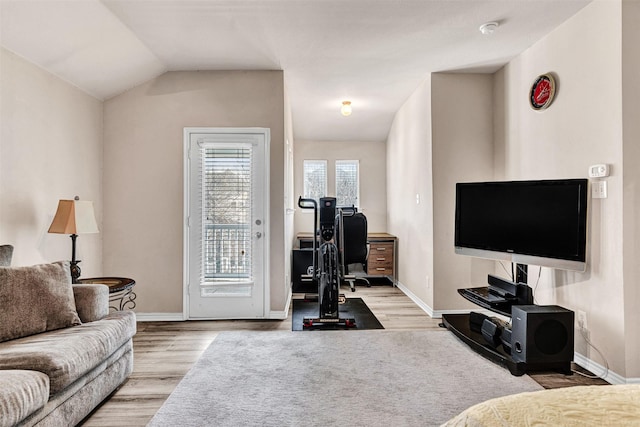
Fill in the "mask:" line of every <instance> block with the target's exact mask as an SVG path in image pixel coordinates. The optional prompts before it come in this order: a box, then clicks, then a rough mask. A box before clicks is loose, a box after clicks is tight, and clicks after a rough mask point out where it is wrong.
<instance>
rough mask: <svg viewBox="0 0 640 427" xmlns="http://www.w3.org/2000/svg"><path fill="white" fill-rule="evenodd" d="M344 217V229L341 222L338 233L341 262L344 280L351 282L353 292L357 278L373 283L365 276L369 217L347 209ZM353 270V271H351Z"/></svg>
mask: <svg viewBox="0 0 640 427" xmlns="http://www.w3.org/2000/svg"><path fill="white" fill-rule="evenodd" d="M344 211H345V213H344V215H343V217H342V225H343V230H340V223H339V222H338V228H337V230H336V235H337V236H338V239H342V242H338V243H339V245H338V247H339V248H342V254H341V257H342V258H341V264H342V265H343V267H344V280H345V281H347V282H348V283H349V287H350V288H351V291H352V292H355V290H356V287H355V282H356V280H362V281H363V282H365V283H366V284H367V287H370V286H371V283H369V281H368V280H367V279H366V278H365V277H364V275H365V270H364V269H365V265H366V262H367V256H368V255H369V247H368V245H367V217H366V216H364V214H362V213H361V212H355V209H354V212H353V214H351V213H350V212H348V210H347V209H345V210H344ZM350 270H351V271H350Z"/></svg>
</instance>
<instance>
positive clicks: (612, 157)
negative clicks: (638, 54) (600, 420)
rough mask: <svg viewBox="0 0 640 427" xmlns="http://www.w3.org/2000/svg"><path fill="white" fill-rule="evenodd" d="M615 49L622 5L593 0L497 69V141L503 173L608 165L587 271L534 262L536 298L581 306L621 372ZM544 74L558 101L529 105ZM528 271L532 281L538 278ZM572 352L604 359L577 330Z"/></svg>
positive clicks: (562, 174) (543, 173)
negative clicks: (549, 75)
mask: <svg viewBox="0 0 640 427" xmlns="http://www.w3.org/2000/svg"><path fill="white" fill-rule="evenodd" d="M596 27H597V28H598V31H593V28H596ZM636 46H637V45H636ZM621 53H622V51H621V7H620V3H619V2H615V1H596V2H593V3H592V4H590V5H589V6H587V7H585V8H584V9H582V10H581V11H580V12H579V13H578V14H577V15H575V16H574V17H573V18H571V19H570V20H568V21H567V22H565V23H564V24H563V25H561V26H560V27H559V28H557V29H556V30H555V31H554V32H553V33H551V34H550V35H549V36H547V37H546V38H545V39H543V40H541V41H540V42H538V43H536V44H535V45H534V46H532V47H531V48H530V49H529V50H527V51H526V52H524V53H523V54H521V55H519V56H518V57H517V58H516V59H514V60H513V61H511V62H510V63H509V64H508V65H507V66H506V67H505V68H504V70H503V71H502V72H500V73H498V74H497V75H496V85H497V86H503V94H502V95H503V96H502V97H501V98H500V99H497V100H496V102H498V103H502V104H504V105H503V108H502V111H504V112H506V113H505V114H504V117H503V122H504V124H505V126H504V131H503V134H502V135H500V136H499V138H497V141H496V142H497V143H498V144H501V145H502V147H501V151H502V152H503V153H504V169H505V175H506V176H505V177H506V178H507V179H541V178H576V177H586V176H587V169H588V166H589V165H593V164H597V163H608V164H610V165H612V175H611V176H610V177H609V178H607V183H608V192H609V196H608V198H607V199H592V200H591V201H590V203H591V208H590V227H591V228H590V239H589V243H590V255H589V259H588V260H587V262H588V267H587V271H586V272H585V273H572V272H566V271H561V270H551V269H546V268H545V269H542V274H541V278H540V282H539V284H538V285H537V286H536V295H535V297H536V301H537V303H538V304H559V305H562V306H564V307H567V308H569V309H571V310H583V311H585V312H586V313H587V319H588V322H587V323H588V328H589V330H588V334H589V336H590V339H591V341H592V342H593V343H594V344H595V346H596V347H598V349H600V351H602V353H603V354H604V355H605V357H606V359H607V361H608V363H609V365H610V366H611V369H612V370H613V371H614V372H616V373H618V374H620V375H623V376H629V375H630V374H631V372H636V373H637V370H635V369H629V368H631V366H627V364H626V363H625V358H626V350H625V326H626V327H630V326H631V325H628V324H625V305H624V297H625V295H624V294H625V293H624V288H625V286H636V285H635V284H631V283H629V284H627V283H626V282H625V280H624V277H623V255H624V254H623V242H624V241H625V238H626V237H625V234H626V233H625V232H624V229H623V219H624V218H623V171H624V165H623V157H622V154H623V139H622V92H621V90H622V84H621V83H622V82H621V79H622V72H621V71H622V70H621V63H622V60H621ZM549 71H552V72H554V73H555V74H556V75H557V76H558V79H557V80H558V82H557V83H558V92H557V98H556V100H555V101H554V103H553V104H552V105H551V107H549V108H548V109H547V110H545V111H542V112H536V111H533V110H532V109H531V108H530V107H529V105H528V101H527V93H528V91H529V88H530V85H531V82H532V81H533V79H534V78H535V77H536V76H537V75H539V74H541V73H544V72H549ZM636 142H637V141H636ZM634 143H635V142H634ZM531 270H532V271H530V272H529V274H530V278H531V279H530V283H531V282H532V281H533V278H535V277H536V275H537V268H532V269H531ZM534 283H535V282H534ZM636 328H637V327H636ZM636 331H637V329H636ZM576 351H578V352H580V353H581V354H583V355H585V356H587V357H588V358H590V359H593V360H594V361H596V362H598V363H602V364H603V363H604V362H603V361H602V360H601V359H600V358H599V356H598V354H597V352H595V351H594V350H593V349H592V348H590V347H588V346H587V345H586V342H585V340H584V338H583V337H582V336H581V335H580V334H577V335H576ZM636 360H638V358H637V353H636ZM635 363H638V362H637V361H636V362H635Z"/></svg>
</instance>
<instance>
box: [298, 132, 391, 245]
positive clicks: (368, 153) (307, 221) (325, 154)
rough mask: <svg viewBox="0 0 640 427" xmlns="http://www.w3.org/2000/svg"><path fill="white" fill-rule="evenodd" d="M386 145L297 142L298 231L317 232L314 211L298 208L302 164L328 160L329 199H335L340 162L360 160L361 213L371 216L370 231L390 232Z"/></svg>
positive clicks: (350, 142) (378, 143)
mask: <svg viewBox="0 0 640 427" xmlns="http://www.w3.org/2000/svg"><path fill="white" fill-rule="evenodd" d="M385 147H386V146H385V143H384V142H357V141H349V142H336V141H296V144H295V153H294V173H295V174H294V197H295V203H296V213H295V232H296V233H299V232H310V231H311V230H312V229H313V214H312V212H313V211H310V210H309V211H304V212H303V211H302V209H300V208H298V207H297V203H298V196H301V195H302V194H303V177H302V162H303V161H304V160H327V169H328V170H327V192H328V194H327V196H335V189H336V178H335V161H336V160H358V161H359V169H360V210H361V211H362V212H363V213H364V214H365V215H366V217H367V226H368V229H369V231H370V232H376V231H380V232H384V231H387V221H386V215H387V212H386V209H387V204H386V193H387V190H386V148H385Z"/></svg>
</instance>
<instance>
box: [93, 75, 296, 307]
mask: <svg viewBox="0 0 640 427" xmlns="http://www.w3.org/2000/svg"><path fill="white" fill-rule="evenodd" d="M284 121H285V115H284V87H283V74H282V72H281V71H205V72H169V73H166V74H164V75H162V76H160V77H158V78H155V79H153V80H151V81H149V82H147V83H145V84H143V85H141V86H138V87H136V88H134V89H132V90H130V91H128V92H126V93H124V94H122V95H119V96H116V97H114V98H112V99H110V100H108V101H106V102H105V106H104V123H105V124H104V127H105V132H104V138H105V153H104V159H105V162H104V163H105V169H104V183H105V184H104V205H105V213H104V217H105V221H104V228H105V233H104V234H105V237H104V270H105V274H113V275H123V276H130V277H135V278H136V282H137V285H136V293H137V295H138V298H137V300H136V303H137V308H136V310H137V311H138V312H142V313H174V314H175V313H182V309H183V265H182V262H183V258H182V252H183V250H182V244H183V243H182V242H183V224H184V220H183V185H184V184H183V129H184V127H265V128H270V129H271V164H270V168H271V177H270V186H271V189H270V191H271V194H270V227H271V229H270V233H269V234H270V236H271V238H270V241H269V251H270V264H269V265H270V286H271V294H270V297H271V309H272V311H278V310H280V311H282V310H284V307H285V305H286V303H287V301H286V296H287V295H288V294H287V289H288V287H287V286H286V284H285V274H284V270H285V262H284V255H283V252H284V225H285V220H284V209H283V207H284V191H283V188H284V158H285V154H284V137H285V135H284V133H285V130H284Z"/></svg>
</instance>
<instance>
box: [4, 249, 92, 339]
mask: <svg viewBox="0 0 640 427" xmlns="http://www.w3.org/2000/svg"><path fill="white" fill-rule="evenodd" d="M80 323H81V322H80V318H79V317H78V313H77V312H76V303H75V300H74V298H73V288H72V286H71V272H70V270H69V263H68V262H63V261H60V262H55V263H52V264H41V265H34V266H31V267H0V342H2V341H8V340H11V339H15V338H20V337H25V336H28V335H33V334H37V333H40V332H46V331H52V330H54V329H60V328H65V327H68V326H74V325H79V324H80Z"/></svg>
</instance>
